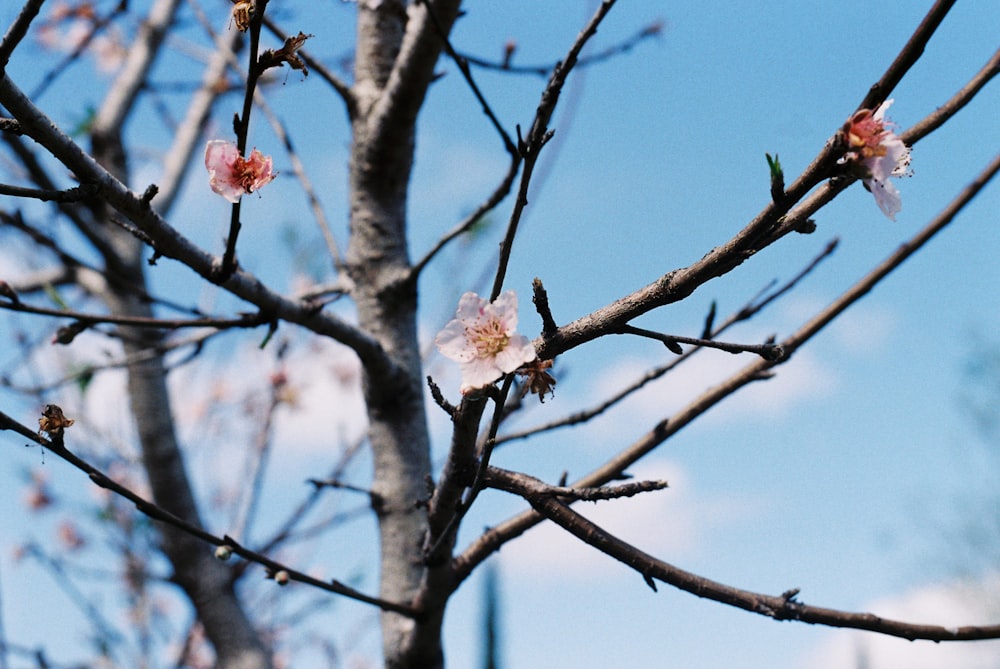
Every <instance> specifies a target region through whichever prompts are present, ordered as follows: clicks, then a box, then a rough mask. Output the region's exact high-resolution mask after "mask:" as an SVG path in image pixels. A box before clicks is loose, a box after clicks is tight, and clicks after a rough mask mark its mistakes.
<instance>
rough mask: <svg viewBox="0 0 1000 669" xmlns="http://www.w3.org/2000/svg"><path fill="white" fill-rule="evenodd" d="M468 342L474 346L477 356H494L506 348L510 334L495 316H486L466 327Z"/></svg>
mask: <svg viewBox="0 0 1000 669" xmlns="http://www.w3.org/2000/svg"><path fill="white" fill-rule="evenodd" d="M466 334H467V337H468V340H469V342H470V343H471V344H472V345H473V346H474V347H475V349H476V354H477V355H478V356H479V357H482V358H485V357H495V356H496V355H497V354H498V353H500V351H502V350H504V349H505V348H507V343H508V342H509V341H510V336H509V335H508V334H507V330H506V328H504V325H503V323H502V322H501V321H500V320H499V319H497V318H487V319H486V320H484V321H480V322H478V323H476V324H475V325H474V326H472V327H471V328H467V329H466Z"/></svg>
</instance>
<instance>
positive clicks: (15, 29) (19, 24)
mask: <svg viewBox="0 0 1000 669" xmlns="http://www.w3.org/2000/svg"><path fill="white" fill-rule="evenodd" d="M44 2H45V0H28V1H27V2H25V3H24V6H23V7H21V11H20V12H19V13H18V15H17V18H16V19H14V22H13V23H12V24H10V28H8V29H7V32H6V33H4V36H3V41H2V42H0V72H3V71H4V70H6V69H7V63H9V62H10V57H11V54H13V53H14V49H16V48H17V45H18V44H20V43H21V40H22V39H24V36H25V35H27V34H28V27H29V26H31V22H32V21H33V20H34V19H35V17H36V16H38V12H39V10H41V8H42V3H44Z"/></svg>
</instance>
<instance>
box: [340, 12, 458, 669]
mask: <svg viewBox="0 0 1000 669" xmlns="http://www.w3.org/2000/svg"><path fill="white" fill-rule="evenodd" d="M458 4H459V3H458V2H454V1H453V2H445V3H441V2H439V3H436V4H434V5H433V6H432V7H433V11H434V12H435V17H436V18H437V20H438V22H439V24H440V25H441V26H442V28H443V29H444V30H447V29H449V28H450V26H451V24H452V22H453V21H454V19H455V15H456V14H457V9H458ZM357 38H358V39H357V50H356V56H355V82H354V88H353V92H354V95H355V103H356V104H355V108H354V110H353V118H352V133H353V137H352V140H353V143H352V151H351V164H350V188H351V195H350V198H351V200H350V205H351V219H350V220H351V230H350V244H349V247H348V252H347V265H348V272H349V273H350V276H351V279H352V280H353V282H354V286H355V289H354V293H353V296H354V299H355V304H356V306H357V312H358V319H359V324H360V326H361V327H362V328H363V329H364V330H365V331H366V332H367V333H368V334H370V335H371V336H372V337H374V338H375V339H377V340H378V341H379V343H380V344H381V345H382V347H383V348H384V349H385V351H386V353H387V354H388V355H389V356H390V357H391V358H392V360H393V362H394V363H395V364H394V367H395V369H396V370H400V371H397V372H396V373H393V374H391V375H389V374H386V373H382V372H377V371H375V370H366V373H365V379H364V392H365V400H366V402H367V409H368V420H369V424H370V428H369V437H370V440H371V448H372V450H373V453H374V461H375V475H374V482H373V493H374V495H373V499H374V500H375V501H374V504H375V511H376V514H377V517H378V522H379V530H380V538H381V586H380V596H381V597H382V598H383V599H387V600H391V601H395V602H403V603H412V602H413V601H414V598H415V596H416V595H417V593H418V591H419V588H420V586H421V583H422V582H423V581H424V580H425V578H426V568H425V567H424V565H423V564H422V562H421V559H420V556H421V546H422V544H423V542H424V539H425V534H426V532H427V513H426V509H424V508H423V507H422V506H420V502H422V501H423V500H426V498H427V497H428V493H429V491H428V488H427V481H428V480H429V477H430V473H431V471H430V439H429V436H428V431H427V422H426V415H425V406H424V401H423V392H424V391H423V383H424V382H423V372H422V366H421V360H420V346H419V342H418V339H417V322H416V318H417V292H416V285H415V282H413V281H411V280H409V269H410V259H409V254H408V250H407V242H406V199H407V189H408V185H409V178H410V171H411V168H412V165H413V152H414V136H415V126H416V117H417V112H418V111H419V109H420V106H421V104H422V102H423V99H424V95H425V93H426V90H427V87H428V85H429V84H430V81H431V79H432V76H433V68H434V65H435V63H436V62H437V57H438V55H439V54H440V51H441V41H440V39H439V37H438V35H437V33H436V32H435V28H434V27H433V26H432V24H431V23H430V22H429V20H428V16H427V13H426V7H425V6H424V5H423V4H421V3H415V4H414V5H411V6H410V8H409V11H408V10H407V7H406V5H405V3H403V2H400V1H399V0H395V1H383V2H380V3H376V2H360V3H358V29H357ZM442 616H443V610H439V611H433V612H427V615H426V616H421V617H420V618H419V620H414V619H411V618H408V617H406V616H402V615H399V614H396V613H383V614H382V646H383V652H384V656H385V666H386V667H391V668H392V669H418V668H419V669H433V668H434V667H442V666H444V657H443V653H442V650H441V620H442Z"/></svg>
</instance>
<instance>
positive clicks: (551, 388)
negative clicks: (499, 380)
mask: <svg viewBox="0 0 1000 669" xmlns="http://www.w3.org/2000/svg"><path fill="white" fill-rule="evenodd" d="M551 368H552V361H551V360H532V361H531V362H529V363H526V364H524V365H522V366H521V367H520V369H518V370H517V374H518V375H520V376H523V377H524V383H523V385H522V386H521V397H524V396H525V395H527V394H528V393H529V392H532V393H535V394H536V395H538V400H539V401H540V402H542V403H543V404H544V403H545V395H546V394H548V395H549V397H553V396H554V395H555V393H556V391H555V385H556V379H555V377H554V376H552V375H551V374H549V373H548V372H547V371H546V370H548V369H551Z"/></svg>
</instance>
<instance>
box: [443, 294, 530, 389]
mask: <svg viewBox="0 0 1000 669" xmlns="http://www.w3.org/2000/svg"><path fill="white" fill-rule="evenodd" d="M516 329H517V295H516V294H515V293H514V291H512V290H508V291H506V292H505V293H502V294H501V295H500V296H499V297H497V299H496V300H494V301H493V302H492V303H491V302H489V301H487V300H484V299H482V298H481V297H479V296H478V295H476V294H475V293H472V292H469V293H465V294H464V295H462V298H461V299H460V300H459V301H458V310H457V311H456V312H455V320H453V321H451V322H450V323H448V324H447V325H446V326H445V327H444V329H443V330H441V332H439V333H438V335H437V337H436V338H435V339H434V343H435V344H436V345H437V347H438V350H439V351H441V354H442V355H443V356H445V357H446V358H450V359H451V360H455V361H456V362H458V363H459V364H460V366H461V370H462V394H463V395H465V394H466V393H469V392H470V391H472V390H475V389H477V388H483V387H485V386H488V385H490V384H491V383H493V382H494V381H496V380H497V379H498V378H500V377H501V376H503V375H504V374H509V373H510V372H513V371H514V370H516V369H517V368H518V367H520V366H521V365H523V364H525V363H527V362H531V361H532V360H534V359H535V347H534V346H532V344H531V340H530V339H528V338H527V337H525V336H524V335H519V334H517V333H516V332H515V330H516Z"/></svg>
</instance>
